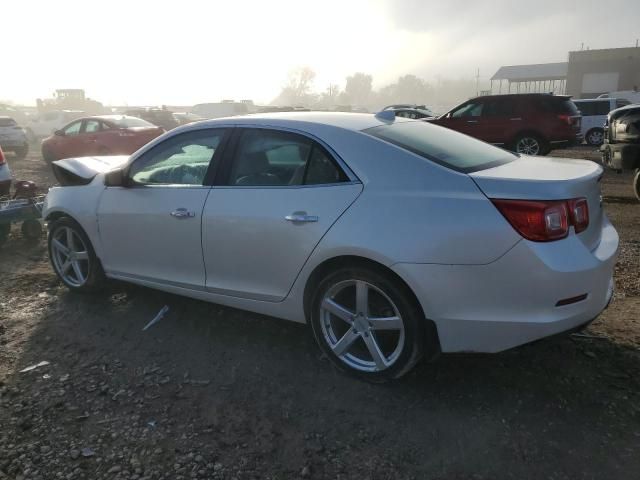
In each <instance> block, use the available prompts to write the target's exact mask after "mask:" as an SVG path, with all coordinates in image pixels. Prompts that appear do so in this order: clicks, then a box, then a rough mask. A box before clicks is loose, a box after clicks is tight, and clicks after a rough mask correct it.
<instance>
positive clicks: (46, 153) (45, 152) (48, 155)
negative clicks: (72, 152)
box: [42, 146, 57, 163]
mask: <svg viewBox="0 0 640 480" xmlns="http://www.w3.org/2000/svg"><path fill="white" fill-rule="evenodd" d="M42 159H43V160H44V161H45V162H47V163H51V162H53V161H55V160H57V158H56V157H55V156H54V155H53V153H52V152H51V150H49V149H48V148H47V147H45V146H43V147H42Z"/></svg>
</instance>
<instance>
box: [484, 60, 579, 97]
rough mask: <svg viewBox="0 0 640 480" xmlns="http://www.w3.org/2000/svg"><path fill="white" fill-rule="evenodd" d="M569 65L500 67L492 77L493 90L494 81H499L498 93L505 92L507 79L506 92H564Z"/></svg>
mask: <svg viewBox="0 0 640 480" xmlns="http://www.w3.org/2000/svg"><path fill="white" fill-rule="evenodd" d="M568 65H569V64H568V63H567V62H560V63H540V64H534V65H508V66H504V67H500V68H499V69H498V71H497V72H496V73H495V74H494V75H493V77H491V92H493V91H494V82H497V90H498V93H503V92H502V88H503V86H502V82H503V81H506V85H505V93H548V92H553V93H557V94H563V93H565V91H566V86H567V69H568ZM512 85H513V91H512Z"/></svg>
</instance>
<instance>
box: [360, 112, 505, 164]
mask: <svg viewBox="0 0 640 480" xmlns="http://www.w3.org/2000/svg"><path fill="white" fill-rule="evenodd" d="M363 132H364V133H368V134H369V135H372V136H374V137H377V138H380V139H382V140H385V141H387V142H389V143H392V144H394V145H396V146H398V147H401V148H404V149H405V150H408V151H410V152H413V153H415V154H416V155H420V156H421V157H424V158H426V159H428V160H431V161H433V162H435V163H438V164H440V165H443V166H445V167H448V168H451V169H452V170H456V171H459V172H465V173H469V172H476V171H478V170H484V169H487V168H491V167H495V166H498V165H502V164H505V163H508V162H511V161H513V160H515V159H516V158H517V156H516V155H515V154H514V153H511V152H507V151H506V150H503V149H501V148H498V147H494V146H493V145H489V144H488V143H484V142H481V141H480V140H476V139H475V138H472V137H469V136H467V135H463V134H461V133H458V132H456V131H454V130H450V129H448V128H445V127H440V126H437V125H432V124H429V123H426V122H401V123H400V122H399V123H393V124H391V125H381V126H379V127H373V128H368V129H366V130H363Z"/></svg>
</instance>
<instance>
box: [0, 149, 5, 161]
mask: <svg viewBox="0 0 640 480" xmlns="http://www.w3.org/2000/svg"><path fill="white" fill-rule="evenodd" d="M5 163H7V160H6V159H5V158H4V153H3V152H2V148H0V165H4V164H5Z"/></svg>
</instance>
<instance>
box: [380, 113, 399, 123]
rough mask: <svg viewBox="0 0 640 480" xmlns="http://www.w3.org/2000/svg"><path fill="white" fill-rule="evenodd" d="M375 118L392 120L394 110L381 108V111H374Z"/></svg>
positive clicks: (394, 114) (394, 115)
mask: <svg viewBox="0 0 640 480" xmlns="http://www.w3.org/2000/svg"><path fill="white" fill-rule="evenodd" d="M376 118H379V119H380V120H385V121H387V122H393V121H394V120H395V119H396V112H395V111H393V110H382V111H381V112H378V113H376Z"/></svg>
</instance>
